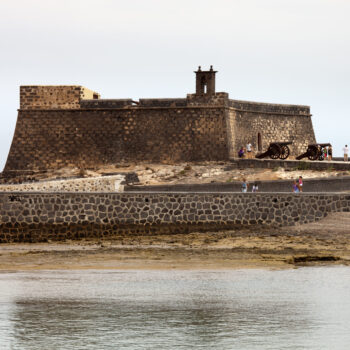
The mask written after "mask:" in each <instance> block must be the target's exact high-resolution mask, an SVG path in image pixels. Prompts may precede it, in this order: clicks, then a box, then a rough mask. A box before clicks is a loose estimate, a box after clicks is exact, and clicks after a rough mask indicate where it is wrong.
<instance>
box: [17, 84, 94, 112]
mask: <svg viewBox="0 0 350 350" xmlns="http://www.w3.org/2000/svg"><path fill="white" fill-rule="evenodd" d="M93 98H99V94H98V93H96V92H94V91H92V90H89V89H87V88H84V87H82V86H78V85H71V86H68V85H62V86H57V85H54V86H50V85H43V86H40V85H33V86H30V85H25V86H21V87H20V108H21V109H51V108H52V109H56V108H60V109H71V108H80V100H82V99H93Z"/></svg>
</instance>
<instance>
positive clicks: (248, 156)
mask: <svg viewBox="0 0 350 350" xmlns="http://www.w3.org/2000/svg"><path fill="white" fill-rule="evenodd" d="M247 158H249V159H250V158H252V144H251V143H250V142H249V143H248V144H247Z"/></svg>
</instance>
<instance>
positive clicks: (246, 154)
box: [238, 142, 253, 158]
mask: <svg viewBox="0 0 350 350" xmlns="http://www.w3.org/2000/svg"><path fill="white" fill-rule="evenodd" d="M252 151H253V146H252V144H251V143H250V142H249V143H248V144H247V147H243V146H242V147H241V148H240V149H239V151H238V157H239V158H252V154H253V153H252Z"/></svg>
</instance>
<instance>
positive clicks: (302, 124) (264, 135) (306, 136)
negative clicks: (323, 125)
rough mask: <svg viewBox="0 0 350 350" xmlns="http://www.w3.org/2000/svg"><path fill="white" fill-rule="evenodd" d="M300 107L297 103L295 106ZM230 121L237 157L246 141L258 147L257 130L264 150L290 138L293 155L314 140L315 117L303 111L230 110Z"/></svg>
mask: <svg viewBox="0 0 350 350" xmlns="http://www.w3.org/2000/svg"><path fill="white" fill-rule="evenodd" d="M296 108H297V107H296ZM229 123H230V125H231V130H233V137H232V139H233V147H234V156H235V157H237V153H238V150H239V149H240V147H242V146H243V147H245V146H246V145H247V143H249V142H250V143H251V144H252V145H253V148H254V151H255V152H257V151H258V134H259V133H260V135H261V140H262V151H265V150H267V148H268V146H269V144H270V142H276V141H290V142H292V144H291V145H290V146H289V148H290V150H291V156H292V157H291V158H293V157H296V156H297V155H299V154H301V153H303V152H305V151H306V149H307V146H308V144H310V143H315V142H316V139H315V134H314V130H313V126H312V120H311V117H310V116H309V115H304V114H295V115H293V114H278V113H277V112H276V114H269V113H268V112H255V111H254V112H253V111H243V110H233V109H232V110H230V112H229Z"/></svg>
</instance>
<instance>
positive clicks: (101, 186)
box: [0, 175, 126, 192]
mask: <svg viewBox="0 0 350 350" xmlns="http://www.w3.org/2000/svg"><path fill="white" fill-rule="evenodd" d="M125 177H126V176H124V175H111V176H99V177H90V178H78V179H62V180H51V181H39V182H31V183H23V184H16V185H11V184H3V185H0V192H30V191H31V192H34V191H35V192H58V191H59V192H118V191H122V190H123V188H124V186H123V185H121V183H122V182H124V180H125Z"/></svg>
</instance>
